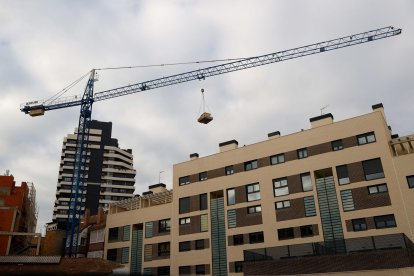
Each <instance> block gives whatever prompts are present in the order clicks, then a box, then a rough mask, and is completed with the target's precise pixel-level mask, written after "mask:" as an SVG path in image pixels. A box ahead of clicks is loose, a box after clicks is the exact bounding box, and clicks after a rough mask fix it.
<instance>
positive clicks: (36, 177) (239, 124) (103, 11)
mask: <svg viewBox="0 0 414 276" xmlns="http://www.w3.org/2000/svg"><path fill="white" fill-rule="evenodd" d="M413 11H414V2H413V1H395V0H394V1H379V0H373V1H360V0H356V1H350V0H347V1H328V0H326V1H273V0H272V1H218V0H217V1H211V0H210V1H154V0H151V1H126V0H125V1H123V0H120V1H110V0H107V1H80V0H78V1H75V0H74V1H52V0H50V1H42V0H38V1H30V0H27V1H16V0H10V1H8V0H0V91H1V92H0V94H1V99H0V125H1V139H0V173H4V172H5V170H6V169H10V172H11V173H12V174H13V175H14V176H15V180H16V182H17V183H20V182H21V181H30V182H33V183H34V184H35V187H36V190H37V201H38V205H39V207H40V209H39V220H38V231H40V230H41V231H42V232H43V226H44V224H45V223H46V222H48V221H50V220H51V219H52V211H53V204H54V200H55V191H56V183H57V178H58V173H59V161H60V155H61V150H62V141H63V137H64V136H65V135H66V134H68V133H73V131H74V128H75V127H76V126H77V123H78V116H79V115H78V114H79V107H73V108H67V109H60V110H54V111H50V112H47V113H46V114H45V116H41V117H35V118H31V117H29V116H27V115H25V114H23V113H22V112H20V110H19V106H20V104H21V103H24V102H28V101H31V100H38V99H45V98H48V97H50V96H52V95H54V94H55V93H57V92H58V91H60V90H61V89H62V88H64V87H65V86H66V85H68V84H69V83H71V82H72V81H74V80H76V79H77V78H79V77H80V76H82V75H83V74H85V73H87V72H88V71H89V70H91V69H92V68H102V67H114V66H130V65H148V64H164V63H174V62H183V61H199V60H211V59H226V58H236V57H249V56H255V55H261V54H267V53H271V52H275V51H281V50H285V49H290V48H294V47H298V46H304V45H307V44H311V43H315V42H320V41H325V40H329V39H334V38H337V37H341V36H346V35H351V34H354V33H359V32H364V31H369V30H372V29H377V28H380V27H385V26H390V25H392V26H395V27H399V28H402V29H403V31H402V35H399V36H396V37H392V38H388V39H384V40H379V41H375V42H373V43H366V44H362V45H359V46H353V47H349V48H345V49H341V50H337V51H332V52H328V53H324V54H320V55H313V56H309V57H305V58H300V59H295V60H291V61H285V62H281V63H276V64H271V65H266V66H262V67H258V68H254V69H249V70H244V71H240V72H234V73H230V74H225V75H221V76H218V77H214V78H209V79H206V80H205V81H201V82H199V81H196V82H190V83H185V84H179V85H174V86H169V87H165V88H161V89H157V90H150V91H147V92H144V93H138V94H134V95H129V96H124V97H120V98H115V99H111V100H107V101H103V102H98V103H96V104H95V105H94V108H93V119H96V120H101V121H111V122H113V133H112V135H113V137H114V138H117V139H118V140H119V143H120V146H121V147H122V148H131V149H132V150H133V154H134V167H135V169H136V170H137V176H136V185H135V186H136V190H135V192H136V193H140V194H141V193H142V192H144V191H146V190H147V187H148V185H152V184H155V183H158V175H159V172H160V171H164V173H162V174H161V181H162V182H164V183H166V184H167V187H168V188H171V187H172V166H173V164H175V163H180V162H183V161H186V160H188V159H189V154H191V153H194V152H197V153H199V154H200V157H202V156H206V155H210V154H214V153H216V152H218V144H219V143H220V142H224V141H228V140H231V139H236V140H237V141H238V142H239V145H249V144H252V143H256V142H259V141H262V140H265V139H267V134H268V133H269V132H273V131H276V130H279V131H280V132H281V133H282V135H284V134H289V133H293V132H297V131H299V130H300V129H306V128H309V127H310V123H309V118H311V117H314V116H318V115H320V114H321V111H320V109H321V108H322V107H324V106H328V107H327V108H326V109H325V112H331V113H332V114H333V115H334V118H335V120H336V121H339V120H343V119H346V118H349V117H354V116H357V115H361V114H364V113H368V112H370V111H371V105H373V104H376V103H380V102H381V103H383V104H384V107H385V111H386V114H387V118H388V121H389V124H390V125H391V126H392V129H393V132H394V133H399V134H400V135H407V134H412V133H414V124H413V115H414V96H413V95H414V93H413V90H414V78H413V72H414V17H413ZM207 65H208V64H207ZM207 65H206V66H207ZM201 67H204V65H196V66H175V67H165V66H164V67H154V68H145V69H143V68H140V69H129V70H116V71H100V72H99V75H100V80H99V82H97V83H96V86H95V92H99V91H101V90H104V89H111V88H116V87H119V86H123V85H127V84H134V83H137V82H141V81H146V80H151V79H155V78H158V77H162V76H168V75H172V74H177V73H181V72H185V71H189V70H194V69H198V68H201ZM85 84H86V83H81V85H80V86H76V87H75V88H74V89H73V90H71V91H69V92H68V95H71V94H80V93H82V92H83V89H84V85H85ZM201 88H204V90H205V91H206V93H205V96H206V101H207V104H208V106H209V109H210V111H211V112H212V115H213V117H214V120H213V121H212V122H211V123H210V124H208V125H201V124H198V123H197V118H198V115H199V109H200V103H201V93H200V89H201Z"/></svg>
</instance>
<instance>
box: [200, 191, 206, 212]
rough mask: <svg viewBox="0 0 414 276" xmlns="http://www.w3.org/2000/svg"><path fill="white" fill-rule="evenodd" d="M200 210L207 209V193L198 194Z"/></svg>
mask: <svg viewBox="0 0 414 276" xmlns="http://www.w3.org/2000/svg"><path fill="white" fill-rule="evenodd" d="M200 210H207V194H201V195H200Z"/></svg>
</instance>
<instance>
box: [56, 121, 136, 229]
mask: <svg viewBox="0 0 414 276" xmlns="http://www.w3.org/2000/svg"><path fill="white" fill-rule="evenodd" d="M89 127H90V135H89V144H88V149H89V150H88V157H87V160H86V166H87V167H86V171H87V173H86V179H87V181H86V188H85V191H84V198H83V200H82V201H83V206H82V210H85V209H89V211H90V215H96V214H97V212H98V208H99V207H103V208H107V207H108V204H109V203H111V202H114V201H118V200H124V199H127V198H132V197H133V196H134V195H133V193H134V190H135V187H134V184H135V174H136V171H135V169H134V168H133V156H132V150H131V149H121V148H120V147H119V145H118V140H117V139H114V138H112V137H111V135H112V123H111V122H100V121H96V120H93V121H91V122H90V126H89ZM76 131H77V130H75V132H74V134H68V135H67V136H66V137H65V138H64V140H63V147H62V157H61V162H60V168H59V177H58V183H57V188H56V200H55V206H54V210H53V222H57V223H58V228H59V229H66V222H67V216H68V215H67V212H68V209H69V201H70V192H71V187H72V181H73V171H74V162H75V159H74V158H75V149H76V138H77V132H76Z"/></svg>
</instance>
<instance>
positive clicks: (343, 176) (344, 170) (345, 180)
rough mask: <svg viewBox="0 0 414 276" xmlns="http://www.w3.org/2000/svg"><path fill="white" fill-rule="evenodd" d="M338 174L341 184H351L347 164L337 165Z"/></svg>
mask: <svg viewBox="0 0 414 276" xmlns="http://www.w3.org/2000/svg"><path fill="white" fill-rule="evenodd" d="M335 169H336V176H337V178H338V184H339V185H346V184H350V183H351V180H350V178H349V171H348V166H347V165H340V166H336V168H335Z"/></svg>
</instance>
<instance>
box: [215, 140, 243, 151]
mask: <svg viewBox="0 0 414 276" xmlns="http://www.w3.org/2000/svg"><path fill="white" fill-rule="evenodd" d="M238 145H239V142H237V141H236V140H230V141H227V142H223V143H220V144H219V148H220V152H225V151H228V150H234V149H237V147H238Z"/></svg>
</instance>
